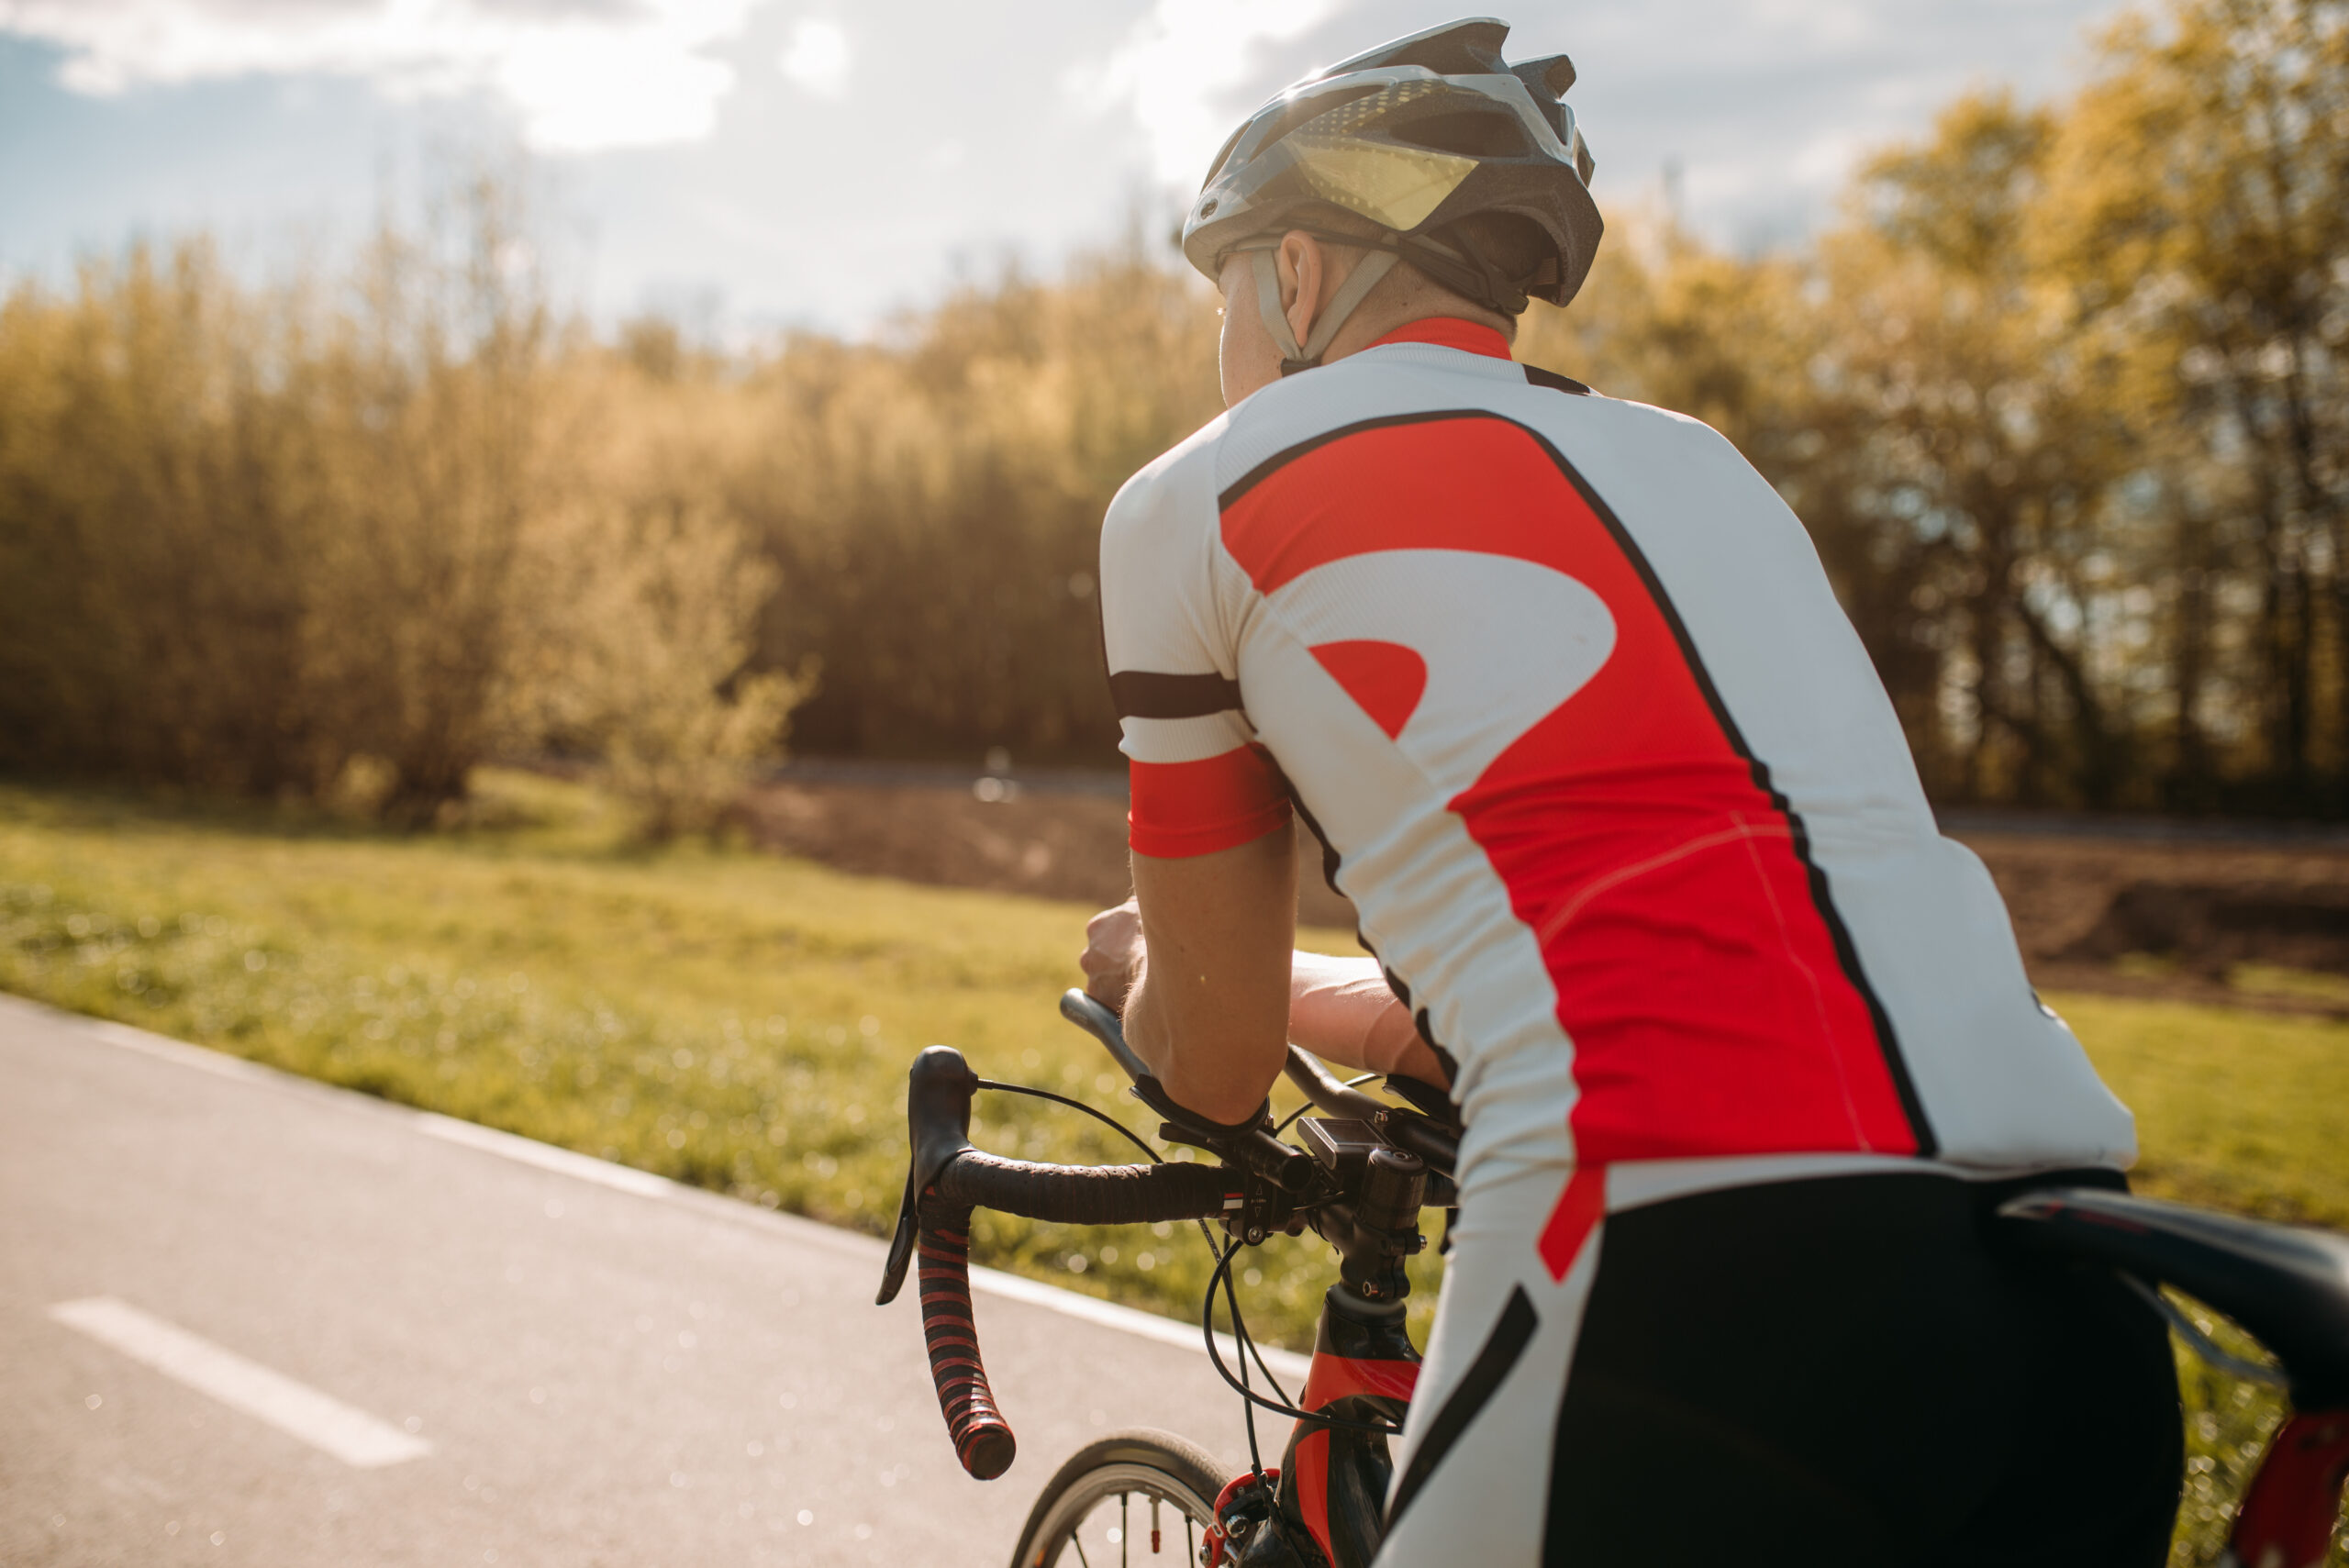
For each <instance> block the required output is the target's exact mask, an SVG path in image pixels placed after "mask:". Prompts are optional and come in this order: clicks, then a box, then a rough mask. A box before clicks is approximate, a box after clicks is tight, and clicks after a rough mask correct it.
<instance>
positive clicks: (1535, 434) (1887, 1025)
mask: <svg viewBox="0 0 2349 1568" xmlns="http://www.w3.org/2000/svg"><path fill="white" fill-rule="evenodd" d="M1495 417H1500V416H1495ZM1508 423H1509V424H1513V425H1515V424H1517V421H1516V420H1514V419H1511V420H1508ZM1517 428H1519V429H1520V430H1524V431H1525V433H1526V434H1527V435H1529V436H1531V437H1532V438H1533V440H1534V442H1535V444H1536V445H1538V446H1540V447H1541V449H1542V450H1543V451H1544V452H1546V453H1547V454H1549V458H1550V461H1551V462H1554V463H1556V464H1557V465H1558V472H1559V473H1563V474H1564V475H1565V476H1566V482H1567V483H1568V484H1572V485H1573V486H1574V487H1575V493H1576V494H1578V495H1581V496H1582V498H1583V502H1584V504H1585V505H1586V506H1589V508H1590V509H1591V513H1592V515H1593V516H1595V517H1598V520H1599V521H1600V522H1601V523H1603V524H1604V525H1606V528H1607V531H1608V532H1609V534H1612V535H1613V536H1614V539H1615V544H1616V548H1617V549H1619V550H1621V551H1622V552H1623V558H1624V559H1625V560H1626V561H1629V562H1631V568H1632V570H1633V571H1635V572H1637V573H1639V574H1640V581H1641V582H1642V583H1644V584H1647V590H1648V594H1649V596H1650V597H1652V598H1653V599H1654V601H1655V606H1656V608H1657V609H1658V610H1660V611H1662V612H1663V614H1664V625H1666V626H1668V627H1670V628H1672V636H1673V640H1675V641H1676V642H1677V643H1679V644H1680V656H1681V657H1682V658H1683V659H1685V660H1687V663H1688V673H1690V674H1691V675H1693V676H1695V677H1696V681H1697V689H1698V691H1700V692H1702V693H1703V694H1704V696H1705V702H1706V705H1707V706H1709V707H1710V708H1711V709H1712V710H1713V718H1714V720H1715V722H1717V723H1719V724H1720V727H1721V734H1722V736H1723V738H1725V739H1726V740H1728V741H1729V744H1730V749H1731V751H1735V752H1736V753H1737V754H1738V755H1739V756H1740V757H1742V758H1743V759H1745V765H1746V767H1747V768H1748V769H1749V770H1750V771H1751V772H1752V773H1753V785H1754V787H1755V788H1756V789H1759V790H1760V791H1762V793H1763V794H1764V795H1767V796H1768V797H1769V799H1770V806H1771V809H1773V810H1775V811H1776V812H1777V814H1778V815H1779V816H1781V817H1785V818H1786V819H1787V829H1788V830H1789V831H1790V832H1791V833H1792V834H1793V835H1794V846H1795V858H1796V859H1797V860H1798V861H1800V862H1802V867H1803V870H1804V871H1805V872H1807V873H1809V878H1810V901H1811V904H1812V906H1814V907H1815V908H1817V909H1818V911H1819V917H1820V919H1821V920H1822V921H1824V922H1825V923H1826V926H1827V935H1828V938H1829V940H1831V941H1832V942H1833V943H1834V944H1835V960H1836V962H1837V963H1839V964H1840V965H1842V970H1843V978H1844V979H1846V980H1848V981H1850V982H1851V983H1852V988H1853V989H1854V990H1855V991H1857V992H1858V993H1859V994H1860V999H1861V1000H1862V1001H1863V1002H1865V1004H1867V1009H1868V1018H1869V1020H1870V1021H1871V1022H1872V1023H1873V1024H1874V1025H1875V1026H1876V1049H1877V1050H1878V1051H1881V1052H1882V1053H1883V1056H1884V1065H1885V1070H1886V1071H1887V1072H1888V1073H1891V1075H1892V1087H1893V1091H1894V1092H1895V1093H1896V1094H1898V1095H1899V1097H1900V1109H1901V1111H1902V1112H1903V1114H1905V1115H1906V1116H1907V1117H1908V1118H1909V1133H1910V1135H1911V1136H1912V1137H1914V1138H1915V1139H1916V1140H1917V1153H1918V1156H1919V1157H1920V1158H1931V1157H1932V1155H1934V1154H1936V1153H1938V1152H1940V1151H1941V1140H1940V1139H1939V1138H1937V1137H1935V1136H1934V1133H1933V1124H1932V1121H1931V1120H1929V1119H1928V1118H1926V1116H1925V1104H1924V1101H1923V1099H1922V1098H1920V1096H1919V1095H1918V1093H1917V1084H1916V1080H1915V1079H1913V1078H1911V1077H1910V1076H1909V1059H1908V1058H1907V1057H1906V1056H1904V1055H1903V1054H1902V1053H1901V1050H1900V1038H1899V1036H1898V1034H1896V1033H1895V1032H1894V1030H1893V1028H1892V1015H1891V1014H1890V1013H1889V1012H1887V1010H1886V1008H1885V1006H1884V998H1882V997H1881V996H1878V995H1876V986H1875V985H1874V984H1871V983H1870V982H1869V980H1868V976H1867V971H1866V970H1865V969H1863V968H1862V967H1861V965H1860V952H1859V949H1858V947H1857V946H1856V945H1855V944H1854V942H1853V940H1852V931H1851V928H1850V927H1848V926H1846V925H1844V924H1843V916H1842V911H1841V910H1839V909H1837V908H1836V907H1835V895H1834V891H1833V889H1831V887H1829V885H1828V884H1827V872H1826V870H1825V868H1823V867H1822V866H1820V863H1819V862H1817V861H1815V860H1813V859H1812V858H1811V853H1810V829H1809V828H1808V827H1807V826H1805V825H1804V823H1803V819H1802V813H1800V812H1798V811H1797V810H1796V809H1795V808H1794V803H1793V802H1792V801H1790V800H1788V799H1787V796H1786V795H1785V794H1784V793H1783V792H1781V791H1780V790H1779V788H1778V786H1777V785H1776V784H1773V783H1772V782H1771V780H1770V764H1769V763H1767V762H1764V761H1763V760H1762V759H1761V758H1759V757H1757V756H1755V755H1754V754H1753V747H1752V746H1750V745H1748V744H1746V740H1745V732H1744V731H1743V730H1742V729H1740V728H1738V726H1737V720H1736V719H1735V718H1733V717H1731V715H1730V711H1729V704H1727V703H1726V702H1724V701H1722V700H1721V694H1720V689H1719V688H1717V687H1716V686H1715V685H1714V684H1713V676H1712V672H1710V671H1709V670H1708V669H1706V668H1705V662H1704V660H1703V659H1702V658H1700V657H1699V656H1698V652H1697V644H1696V641H1695V639H1692V638H1691V637H1690V636H1689V635H1688V628H1687V623H1686V622H1684V621H1682V620H1681V618H1680V611H1679V609H1678V607H1677V606H1675V605H1674V604H1673V602H1672V599H1671V596H1670V595H1667V594H1666V593H1665V592H1664V583H1663V580H1662V579H1660V578H1659V577H1657V576H1656V574H1655V568H1654V567H1653V566H1652V565H1650V564H1649V562H1648V558H1647V555H1646V552H1644V551H1643V550H1641V549H1640V547H1639V544H1638V542H1637V541H1635V540H1634V539H1632V538H1631V530H1630V529H1629V528H1625V527H1624V526H1623V519H1622V518H1620V517H1617V516H1616V515H1615V509H1614V508H1613V507H1612V506H1609V505H1608V504H1607V503H1606V501H1605V500H1603V499H1601V498H1600V496H1599V494H1598V491H1597V490H1596V489H1594V488H1593V487H1592V486H1591V484H1590V482H1589V481H1588V480H1586V479H1585V478H1584V477H1583V476H1582V473H1581V471H1580V470H1578V469H1576V468H1575V465H1574V464H1573V463H1571V462H1567V461H1566V454H1565V453H1564V452H1562V451H1560V450H1558V449H1557V448H1556V447H1554V446H1552V445H1551V444H1550V441H1549V439H1548V438H1547V437H1545V436H1543V435H1542V432H1540V431H1539V430H1535V429H1532V428H1529V427H1527V426H1524V425H1518V427H1517Z"/></svg>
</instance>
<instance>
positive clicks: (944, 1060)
mask: <svg viewBox="0 0 2349 1568" xmlns="http://www.w3.org/2000/svg"><path fill="white" fill-rule="evenodd" d="M906 1079H907V1082H906V1123H907V1132H908V1133H909V1134H910V1136H909V1137H908V1138H907V1142H908V1143H910V1144H911V1145H912V1148H911V1149H910V1150H909V1151H908V1153H910V1154H911V1156H912V1161H911V1162H910V1163H909V1164H908V1165H907V1168H906V1195H905V1196H904V1197H903V1198H902V1199H900V1200H899V1201H898V1204H897V1229H896V1234H894V1235H892V1236H891V1237H890V1238H889V1257H888V1262H886V1263H885V1264H884V1265H883V1267H882V1271H881V1294H880V1295H878V1296H874V1298H873V1299H874V1305H875V1306H878V1307H886V1306H888V1305H889V1303H891V1302H892V1301H895V1300H896V1298H897V1292H898V1291H899V1290H901V1289H903V1288H904V1287H905V1283H906V1269H907V1266H908V1265H909V1264H910V1263H911V1262H913V1255H914V1240H915V1237H916V1235H917V1234H918V1231H919V1230H920V1229H921V1225H920V1214H919V1210H920V1206H921V1195H922V1191H923V1189H924V1188H926V1187H928V1186H929V1185H930V1183H932V1182H934V1181H936V1180H938V1173H940V1172H941V1171H943V1170H944V1169H946V1167H947V1165H948V1164H949V1163H950V1162H952V1160H953V1158H954V1156H956V1155H957V1154H960V1153H961V1152H963V1150H965V1149H968V1148H969V1147H970V1146H971V1137H970V1134H971V1096H972V1095H974V1094H976V1093H977V1092H978V1087H979V1075H978V1074H977V1073H974V1072H972V1071H971V1066H970V1063H969V1062H964V1061H963V1053H962V1052H961V1051H957V1050H955V1049H954V1048H953V1047H952V1046H951V1045H933V1046H929V1047H927V1048H925V1049H924V1050H923V1051H922V1053H921V1054H920V1055H918V1056H917V1057H915V1058H914V1064H913V1066H912V1067H911V1068H909V1069H908V1070H907V1073H906Z"/></svg>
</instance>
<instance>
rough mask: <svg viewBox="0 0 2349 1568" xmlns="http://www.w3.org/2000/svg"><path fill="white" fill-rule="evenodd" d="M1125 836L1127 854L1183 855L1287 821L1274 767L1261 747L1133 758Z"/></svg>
mask: <svg viewBox="0 0 2349 1568" xmlns="http://www.w3.org/2000/svg"><path fill="white" fill-rule="evenodd" d="M1128 771H1129V773H1130V778H1131V786H1130V787H1131V790H1132V794H1133V805H1132V806H1131V808H1130V810H1128V812H1127V813H1126V841H1127V842H1128V843H1129V844H1130V845H1132V847H1133V851H1134V853H1136V854H1138V855H1149V856H1151V857H1152V858H1153V859H1156V860H1169V861H1171V860H1184V859H1187V858H1189V857H1190V856H1193V855H1211V854H1213V853H1215V852H1216V851H1218V850H1230V849H1237V848H1238V847H1239V846H1241V844H1252V843H1254V842H1255V841H1256V840H1259V839H1261V838H1263V837H1264V835H1265V834H1267V833H1269V832H1271V831H1272V830H1273V829H1274V828H1278V827H1280V826H1281V825H1282V824H1283V823H1286V821H1287V820H1288V819H1289V804H1288V792H1287V790H1286V789H1285V788H1284V787H1283V786H1282V784H1281V773H1280V769H1279V767H1278V766H1277V765H1275V762H1273V759H1272V754H1271V753H1270V752H1268V751H1265V750H1264V748H1263V747H1262V746H1235V747H1233V748H1232V749H1231V750H1230V751H1226V752H1224V753H1222V754H1221V755H1220V756H1215V757H1208V758H1206V759H1204V760H1202V761H1199V762H1135V763H1132V764H1131V765H1130V768H1129V770H1128Z"/></svg>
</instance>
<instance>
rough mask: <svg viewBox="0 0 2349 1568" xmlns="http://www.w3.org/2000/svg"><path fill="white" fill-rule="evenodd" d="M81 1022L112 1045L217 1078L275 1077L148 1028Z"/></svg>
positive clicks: (237, 1059)
mask: <svg viewBox="0 0 2349 1568" xmlns="http://www.w3.org/2000/svg"><path fill="white" fill-rule="evenodd" d="M63 1016H66V1017H71V1015H63ZM78 1021H79V1022H80V1023H81V1025H82V1027H83V1029H87V1030H88V1031H89V1032H90V1033H92V1034H94V1035H95V1036H97V1037H98V1038H99V1039H100V1040H105V1041H106V1042H107V1043H108V1044H110V1045H120V1046H126V1047H128V1048H129V1049H130V1050H132V1051H144V1052H146V1053H147V1054H148V1055H150V1056H160V1057H161V1058H162V1059H163V1060H164V1061H166V1062H178V1063H179V1064H180V1065H181V1066H183V1067H193V1068H195V1070H196V1071H197V1072H199V1073H211V1074H212V1075H213V1076H214V1077H216V1078H235V1079H238V1080H239V1081H240V1082H243V1083H247V1084H254V1083H266V1082H267V1081H268V1080H269V1079H270V1078H271V1077H272V1076H273V1074H272V1073H271V1072H270V1070H269V1069H268V1068H266V1067H261V1066H257V1065H255V1064H254V1063H252V1062H247V1061H245V1060H244V1059H243V1058H241V1057H236V1056H229V1055H227V1054H225V1053H224V1052H221V1051H206V1050H205V1049H204V1048H203V1047H202V1046H200V1045H188V1044H185V1043H184V1042H183V1041H180V1040H172V1039H169V1038H167V1037H165V1036H163V1035H160V1034H150V1033H148V1032H147V1031H146V1030H145V1029H133V1028H131V1027H130V1026H129V1025H128V1024H118V1023H116V1022H115V1021H114V1020H113V1019H111V1018H83V1019H80V1020H78Z"/></svg>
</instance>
